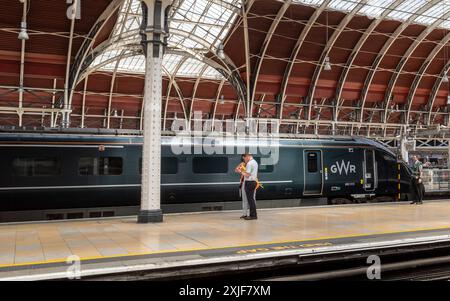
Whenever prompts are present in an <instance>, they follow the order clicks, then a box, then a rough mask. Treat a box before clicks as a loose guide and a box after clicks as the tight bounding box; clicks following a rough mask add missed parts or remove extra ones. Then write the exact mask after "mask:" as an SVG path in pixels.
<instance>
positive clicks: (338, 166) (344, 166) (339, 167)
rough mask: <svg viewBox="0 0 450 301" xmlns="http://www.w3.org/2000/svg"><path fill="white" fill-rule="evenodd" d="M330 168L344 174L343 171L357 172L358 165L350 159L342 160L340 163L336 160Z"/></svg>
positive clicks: (333, 171)
mask: <svg viewBox="0 0 450 301" xmlns="http://www.w3.org/2000/svg"><path fill="white" fill-rule="evenodd" d="M330 170H331V172H332V173H339V175H342V173H344V174H346V175H348V174H349V173H356V165H354V164H351V163H350V161H347V162H345V161H344V160H342V161H341V162H340V163H339V162H338V161H336V163H335V164H333V165H331V168H330Z"/></svg>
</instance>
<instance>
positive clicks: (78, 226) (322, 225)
mask: <svg viewBox="0 0 450 301" xmlns="http://www.w3.org/2000/svg"><path fill="white" fill-rule="evenodd" d="M239 216H240V212H214V213H194V214H173V215H165V217H164V218H165V221H164V223H160V224H137V223H136V218H120V219H119V218H116V219H103V220H82V221H64V222H51V223H27V224H4V225H0V267H8V266H18V265H23V264H34V263H42V262H54V261H56V262H57V261H65V259H66V257H67V256H69V255H72V254H74V255H78V256H79V257H80V258H81V259H91V258H107V257H111V256H113V257H114V256H129V255H137V254H147V253H155V252H167V251H171V252H173V251H188V250H206V249H212V248H221V247H240V246H248V245H259V244H270V243H278V242H280V243H281V242H289V241H306V240H312V239H325V238H339V237H356V236H366V235H377V234H379V235H382V234H388V233H397V232H413V231H420V230H434V229H445V228H449V232H450V201H438V202H427V203H425V204H423V205H410V204H407V203H398V204H376V205H346V206H332V207H309V208H305V207H303V208H284V209H268V210H260V211H259V219H258V220H257V221H243V220H240V219H239Z"/></svg>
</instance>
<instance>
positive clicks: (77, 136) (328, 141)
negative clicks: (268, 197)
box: [0, 128, 395, 156]
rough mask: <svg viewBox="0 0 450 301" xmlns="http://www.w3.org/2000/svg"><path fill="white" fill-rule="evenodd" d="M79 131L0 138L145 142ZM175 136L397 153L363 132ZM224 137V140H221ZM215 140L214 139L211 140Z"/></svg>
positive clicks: (167, 139) (167, 137)
mask: <svg viewBox="0 0 450 301" xmlns="http://www.w3.org/2000/svg"><path fill="white" fill-rule="evenodd" d="M76 130H77V131H73V130H69V129H66V130H65V131H62V130H56V131H52V132H48V131H5V130H2V129H1V128H0V139H1V140H3V141H27V142H41V141H43V140H46V141H47V142H74V141H77V142H80V141H83V142H87V143H102V144H108V143H122V144H141V143H142V136H141V134H142V132H140V131H132V132H131V133H128V134H127V132H121V131H117V130H107V131H104V130H102V129H83V130H82V131H81V129H76ZM174 137H178V138H180V137H183V139H187V140H184V141H186V142H187V141H190V143H192V142H193V141H199V140H198V139H202V138H203V139H205V138H206V139H214V140H216V141H215V142H218V143H220V144H233V145H242V144H245V145H249V144H257V145H261V144H263V145H264V144H265V143H268V145H269V146H275V145H276V144H275V143H277V144H278V145H279V146H280V147H283V146H284V147H289V146H310V145H314V146H344V145H345V146H348V145H351V146H373V147H374V148H378V149H381V150H383V151H385V152H387V153H390V154H391V155H393V156H395V154H394V153H393V152H392V151H391V150H390V149H388V148H387V147H385V146H384V145H382V144H381V143H379V142H376V141H374V140H371V139H367V138H365V137H360V136H318V135H286V136H283V135H280V136H275V135H272V136H266V137H255V136H240V135H237V136H220V135H216V136H175V135H173V134H171V133H163V136H162V143H163V144H165V145H170V144H172V143H179V142H180V140H178V141H177V140H174ZM220 139H222V140H220ZM210 141H211V140H210Z"/></svg>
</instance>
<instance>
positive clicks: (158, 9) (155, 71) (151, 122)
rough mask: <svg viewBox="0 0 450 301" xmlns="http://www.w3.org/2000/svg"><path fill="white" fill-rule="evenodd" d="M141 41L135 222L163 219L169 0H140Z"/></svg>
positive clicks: (160, 220) (150, 221) (159, 220)
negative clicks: (141, 120)
mask: <svg viewBox="0 0 450 301" xmlns="http://www.w3.org/2000/svg"><path fill="white" fill-rule="evenodd" d="M141 1H142V2H141V3H142V10H143V20H142V26H141V35H142V43H143V47H144V53H145V56H146V66H145V83H144V85H145V88H144V117H143V118H144V128H143V130H144V145H143V148H142V187H141V210H140V212H139V215H138V223H152V222H162V221H163V214H162V211H161V190H160V189H161V101H162V72H161V70H162V59H163V50H164V38H165V36H166V32H165V11H166V8H167V7H168V6H169V4H170V1H168V0H141Z"/></svg>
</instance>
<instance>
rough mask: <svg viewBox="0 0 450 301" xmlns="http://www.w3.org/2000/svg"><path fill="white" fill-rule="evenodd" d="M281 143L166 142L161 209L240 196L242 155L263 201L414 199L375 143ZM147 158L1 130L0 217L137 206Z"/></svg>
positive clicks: (71, 138)
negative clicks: (248, 157)
mask: <svg viewBox="0 0 450 301" xmlns="http://www.w3.org/2000/svg"><path fill="white" fill-rule="evenodd" d="M274 141H275V142H274ZM274 141H272V142H271V144H270V148H271V151H272V153H269V152H268V151H267V150H268V149H269V147H268V146H267V145H268V144H267V143H261V141H260V140H258V139H250V138H249V139H245V138H233V139H230V140H224V139H221V138H220V137H219V138H213V139H209V140H208V142H207V144H208V145H210V146H211V145H212V146H213V148H214V149H215V150H218V151H216V152H215V153H211V152H210V151H207V150H205V149H204V148H202V145H203V144H205V143H206V141H205V140H204V138H201V137H200V138H198V137H197V138H195V139H194V138H185V139H184V144H183V149H184V150H185V151H184V152H180V141H179V139H178V140H177V139H175V138H174V137H172V136H167V137H162V140H161V142H162V158H161V193H162V194H161V198H162V199H161V202H162V204H189V203H208V202H218V201H221V202H227V201H236V200H239V193H238V188H237V186H238V184H239V177H238V176H237V175H236V174H235V172H234V168H235V166H237V165H238V164H239V162H240V155H241V153H243V152H245V151H251V152H253V153H254V157H255V158H256V160H257V161H259V162H260V168H259V180H260V181H261V182H262V184H263V186H264V188H263V189H260V190H258V192H257V199H258V200H264V199H265V200H280V199H296V198H301V199H306V198H326V199H327V200H328V203H329V204H337V203H350V202H367V201H386V200H396V199H400V200H406V199H407V198H408V193H409V191H410V185H411V177H412V173H411V170H410V168H409V167H408V166H407V165H406V164H405V163H404V162H401V161H398V160H397V158H396V156H395V154H394V153H393V152H391V151H390V150H389V149H387V148H386V147H384V146H383V145H381V144H379V143H377V142H374V141H372V140H369V139H365V138H360V137H342V138H327V139H319V138H317V139H277V140H274ZM221 148H222V151H220V149H221ZM268 153H269V154H268ZM274 154H276V157H277V158H276V160H272V161H270V160H269V158H270V156H273V155H274ZM141 162H142V137H140V136H131V135H130V136H124V135H122V136H119V135H89V134H64V133H57V134H45V133H7V132H5V133H0V166H1V168H2V170H1V172H0V200H1V202H0V212H7V211H28V210H44V209H62V208H89V207H115V206H135V205H138V204H139V202H140V181H141V164H142V163H141ZM267 162H269V163H267Z"/></svg>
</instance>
